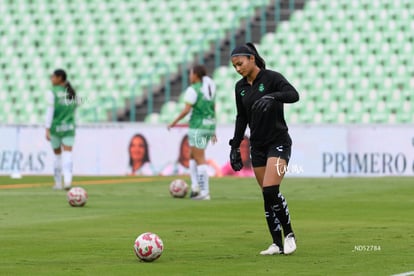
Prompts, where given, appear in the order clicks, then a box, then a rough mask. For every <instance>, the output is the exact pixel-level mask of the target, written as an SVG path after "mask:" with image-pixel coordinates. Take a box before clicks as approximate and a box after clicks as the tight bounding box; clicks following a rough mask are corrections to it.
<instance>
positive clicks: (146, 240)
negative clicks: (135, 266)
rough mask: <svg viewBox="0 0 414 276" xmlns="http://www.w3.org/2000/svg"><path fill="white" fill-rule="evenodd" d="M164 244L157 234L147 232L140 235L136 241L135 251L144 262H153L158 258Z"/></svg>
mask: <svg viewBox="0 0 414 276" xmlns="http://www.w3.org/2000/svg"><path fill="white" fill-rule="evenodd" d="M163 250H164V244H163V242H162V240H161V239H160V237H158V235H157V234H154V233H151V232H146V233H143V234H141V235H139V236H138V238H137V239H136V240H135V243H134V252H135V255H137V257H138V258H139V259H140V260H142V261H144V262H152V261H155V260H156V259H158V258H159V257H160V256H161V254H162V251H163Z"/></svg>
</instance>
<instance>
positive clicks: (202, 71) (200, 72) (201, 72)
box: [192, 65, 207, 80]
mask: <svg viewBox="0 0 414 276" xmlns="http://www.w3.org/2000/svg"><path fill="white" fill-rule="evenodd" d="M192 70H193V73H194V74H195V75H196V76H197V77H198V78H199V79H200V80H202V79H203V77H204V76H206V75H207V69H206V67H205V66H204V65H194V66H193V68H192Z"/></svg>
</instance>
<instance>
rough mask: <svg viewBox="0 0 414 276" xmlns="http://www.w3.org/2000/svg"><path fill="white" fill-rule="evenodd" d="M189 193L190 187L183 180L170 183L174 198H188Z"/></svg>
mask: <svg viewBox="0 0 414 276" xmlns="http://www.w3.org/2000/svg"><path fill="white" fill-rule="evenodd" d="M187 191H188V185H187V183H186V182H185V181H184V180H182V179H176V180H173V181H172V182H171V183H170V194H171V195H172V196H173V197H178V198H183V197H185V196H186V194H187Z"/></svg>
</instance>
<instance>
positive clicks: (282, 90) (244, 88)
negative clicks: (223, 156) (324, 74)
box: [233, 69, 299, 147]
mask: <svg viewBox="0 0 414 276" xmlns="http://www.w3.org/2000/svg"><path fill="white" fill-rule="evenodd" d="M235 93H236V95H235V96H236V97H235V98H236V105H237V117H236V128H235V131H234V132H235V133H234V139H233V146H235V147H239V145H240V142H241V141H242V139H243V136H244V132H245V130H246V126H247V124H248V125H249V128H250V144H251V146H252V147H266V146H269V145H272V144H285V145H290V144H291V140H290V137H289V134H288V127H287V125H286V121H285V117H284V111H283V104H284V103H294V102H297V101H298V100H299V94H298V92H297V91H296V89H295V88H294V87H293V86H292V85H291V84H290V83H289V82H288V81H287V80H286V79H285V78H284V77H283V76H282V74H280V73H278V72H275V71H271V70H266V69H262V70H260V72H259V74H258V75H257V77H256V79H255V80H254V82H253V84H252V85H250V84H249V83H248V82H247V79H246V78H243V79H241V80H239V81H238V82H237V83H236V88H235ZM267 94H272V96H273V97H274V98H275V103H274V104H273V105H272V107H271V108H270V109H269V110H267V111H266V112H254V113H252V112H251V108H252V106H253V104H254V102H255V101H256V100H258V99H259V98H261V97H262V96H264V95H267Z"/></svg>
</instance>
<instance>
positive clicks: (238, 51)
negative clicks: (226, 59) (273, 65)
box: [231, 42, 266, 69]
mask: <svg viewBox="0 0 414 276" xmlns="http://www.w3.org/2000/svg"><path fill="white" fill-rule="evenodd" d="M231 56H232V57H234V56H247V57H250V56H254V60H255V63H256V65H257V67H259V68H260V69H266V62H265V60H264V59H263V58H262V57H261V56H260V54H259V52H258V51H257V49H256V47H255V46H254V44H253V43H251V42H247V43H246V44H244V45H242V46H238V47H236V48H234V50H233V51H232V52H231Z"/></svg>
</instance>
